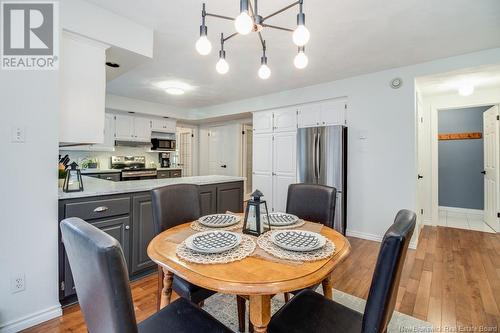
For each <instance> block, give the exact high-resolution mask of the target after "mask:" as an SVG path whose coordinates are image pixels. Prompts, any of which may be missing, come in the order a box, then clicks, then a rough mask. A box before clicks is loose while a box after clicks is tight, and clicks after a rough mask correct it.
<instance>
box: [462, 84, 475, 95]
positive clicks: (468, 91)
mask: <svg viewBox="0 0 500 333" xmlns="http://www.w3.org/2000/svg"><path fill="white" fill-rule="evenodd" d="M458 93H459V94H460V95H461V96H470V95H472V94H473V93H474V86H473V85H472V84H470V83H464V84H462V85H461V86H460V87H459V88H458Z"/></svg>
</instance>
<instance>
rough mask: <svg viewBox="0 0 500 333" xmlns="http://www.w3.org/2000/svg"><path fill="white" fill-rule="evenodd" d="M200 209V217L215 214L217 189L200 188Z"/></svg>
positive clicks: (207, 186)
mask: <svg viewBox="0 0 500 333" xmlns="http://www.w3.org/2000/svg"><path fill="white" fill-rule="evenodd" d="M200 208H201V215H202V216H203V215H209V214H215V213H216V212H217V187H216V186H215V185H202V186H200Z"/></svg>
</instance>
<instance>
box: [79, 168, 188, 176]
mask: <svg viewBox="0 0 500 333" xmlns="http://www.w3.org/2000/svg"><path fill="white" fill-rule="evenodd" d="M156 170H158V171H168V170H182V168H156ZM81 172H82V175H89V174H94V173H120V172H121V170H120V169H81Z"/></svg>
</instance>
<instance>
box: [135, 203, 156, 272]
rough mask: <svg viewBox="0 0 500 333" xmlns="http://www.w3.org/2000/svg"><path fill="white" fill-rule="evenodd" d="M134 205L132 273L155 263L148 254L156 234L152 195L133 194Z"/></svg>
mask: <svg viewBox="0 0 500 333" xmlns="http://www.w3.org/2000/svg"><path fill="white" fill-rule="evenodd" d="M132 205H133V217H132V247H131V248H132V261H131V265H130V266H131V274H135V273H137V272H139V271H141V270H144V269H146V268H150V267H152V266H154V265H155V263H154V262H153V261H152V260H151V259H150V258H149V256H148V253H147V248H148V244H149V242H150V241H151V240H152V239H153V238H154V237H155V235H156V234H155V228H154V224H153V207H152V205H151V195H150V194H144V195H136V196H133V198H132Z"/></svg>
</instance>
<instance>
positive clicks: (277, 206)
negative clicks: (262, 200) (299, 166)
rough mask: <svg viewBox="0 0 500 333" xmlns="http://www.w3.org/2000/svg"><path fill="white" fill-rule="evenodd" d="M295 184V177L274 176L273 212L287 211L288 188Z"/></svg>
mask: <svg viewBox="0 0 500 333" xmlns="http://www.w3.org/2000/svg"><path fill="white" fill-rule="evenodd" d="M294 183H295V176H289V175H274V176H273V206H272V211H273V212H285V211H286V199H287V195H288V186H289V185H290V184H294Z"/></svg>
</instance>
